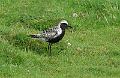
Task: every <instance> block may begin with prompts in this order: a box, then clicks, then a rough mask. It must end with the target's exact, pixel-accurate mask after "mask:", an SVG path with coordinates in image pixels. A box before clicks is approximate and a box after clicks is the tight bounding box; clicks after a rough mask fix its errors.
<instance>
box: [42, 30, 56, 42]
mask: <svg viewBox="0 0 120 78" xmlns="http://www.w3.org/2000/svg"><path fill="white" fill-rule="evenodd" d="M56 35H57V30H56V29H48V30H44V31H42V32H41V38H44V39H45V41H47V40H49V39H52V38H54V37H55V36H56Z"/></svg>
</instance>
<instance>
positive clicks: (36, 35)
mask: <svg viewBox="0 0 120 78" xmlns="http://www.w3.org/2000/svg"><path fill="white" fill-rule="evenodd" d="M29 36H30V37H31V38H40V37H41V35H40V34H32V35H29Z"/></svg>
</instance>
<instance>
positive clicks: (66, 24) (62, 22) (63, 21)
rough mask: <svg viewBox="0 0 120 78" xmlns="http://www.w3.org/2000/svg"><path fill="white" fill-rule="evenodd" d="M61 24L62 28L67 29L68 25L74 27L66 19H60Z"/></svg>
mask: <svg viewBox="0 0 120 78" xmlns="http://www.w3.org/2000/svg"><path fill="white" fill-rule="evenodd" d="M59 26H60V28H61V29H66V28H68V27H70V28H72V27H71V26H69V25H68V22H67V21H66V20H62V21H60V23H59Z"/></svg>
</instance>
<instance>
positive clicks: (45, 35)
mask: <svg viewBox="0 0 120 78" xmlns="http://www.w3.org/2000/svg"><path fill="white" fill-rule="evenodd" d="M68 27H70V28H72V27H71V26H68V22H67V21H66V20H62V21H60V22H59V24H58V25H57V26H55V27H53V28H49V29H47V30H43V31H41V32H40V33H39V34H32V35H30V36H31V37H32V38H38V39H40V40H43V41H45V42H48V50H49V55H51V45H52V44H53V43H57V42H59V41H60V40H61V39H62V38H63V37H64V34H65V29H66V28H68Z"/></svg>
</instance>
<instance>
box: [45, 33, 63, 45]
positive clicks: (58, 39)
mask: <svg viewBox="0 0 120 78" xmlns="http://www.w3.org/2000/svg"><path fill="white" fill-rule="evenodd" d="M64 35H65V31H62V33H61V34H60V35H59V36H58V37H55V38H53V39H50V40H48V41H47V42H50V43H56V42H59V41H60V40H61V39H62V38H63V37H64Z"/></svg>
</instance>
